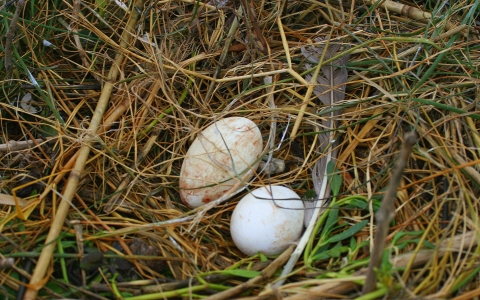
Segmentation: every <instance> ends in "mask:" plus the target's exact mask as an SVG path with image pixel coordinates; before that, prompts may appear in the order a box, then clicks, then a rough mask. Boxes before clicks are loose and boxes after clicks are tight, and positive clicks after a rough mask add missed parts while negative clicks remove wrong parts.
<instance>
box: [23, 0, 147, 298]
mask: <svg viewBox="0 0 480 300" xmlns="http://www.w3.org/2000/svg"><path fill="white" fill-rule="evenodd" d="M134 5H136V6H138V7H142V5H143V1H142V0H137V1H135V3H134ZM139 16H140V14H139V13H138V11H137V10H136V9H133V8H132V14H131V16H130V19H129V20H128V23H127V25H126V26H125V30H124V32H123V34H122V42H121V43H120V48H121V49H123V48H126V47H127V46H128V43H129V41H130V39H131V37H132V33H133V32H134V26H135V24H136V23H137V20H138V18H139ZM124 59H125V57H124V55H123V54H122V53H121V52H119V53H117V55H116V57H115V61H114V63H113V66H112V68H111V69H110V72H109V74H108V77H107V81H106V83H105V86H104V88H103V90H102V94H101V96H100V99H99V100H98V104H97V108H96V109H95V113H94V114H93V117H92V121H91V123H90V126H89V128H88V131H87V133H89V135H90V136H91V137H90V139H89V140H87V141H86V142H85V143H84V144H83V145H82V147H81V148H80V150H79V151H78V153H79V154H78V158H77V160H76V162H75V166H74V168H73V170H72V171H71V173H70V176H69V178H68V181H67V184H66V186H65V192H64V195H63V198H62V201H61V202H60V205H59V207H58V210H57V214H56V215H55V217H54V219H53V222H52V225H51V228H50V231H49V233H48V236H47V239H46V241H45V247H44V248H43V249H42V252H41V253H40V257H39V258H38V263H37V266H36V267H35V270H34V272H33V275H32V278H31V280H30V284H29V288H28V290H27V292H26V293H25V296H24V300H34V299H35V298H36V297H37V293H38V290H39V289H40V288H41V287H42V286H43V285H44V284H45V283H46V281H47V280H46V279H45V278H44V276H45V274H46V272H47V269H48V267H49V265H50V262H51V259H52V254H53V251H54V250H55V244H56V243H55V241H56V239H57V237H58V235H59V234H60V232H61V230H62V226H63V223H64V221H65V219H66V217H67V213H68V210H69V208H70V204H71V201H72V199H73V197H74V195H75V192H76V190H77V186H78V183H79V180H80V176H81V173H82V171H83V169H84V168H85V163H86V161H87V158H88V155H89V153H90V148H91V147H92V145H93V141H94V140H95V139H94V137H93V135H95V133H96V132H97V130H98V128H99V126H100V124H101V122H102V118H103V115H104V113H105V109H106V107H107V105H108V101H109V99H110V95H111V93H112V90H113V84H114V82H115V81H116V79H117V77H118V74H119V73H120V69H119V67H120V66H121V65H122V64H123V61H124Z"/></svg>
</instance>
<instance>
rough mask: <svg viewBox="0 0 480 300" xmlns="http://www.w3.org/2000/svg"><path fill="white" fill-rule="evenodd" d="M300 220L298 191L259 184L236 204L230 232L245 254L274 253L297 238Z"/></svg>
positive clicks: (301, 208)
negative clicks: (259, 186)
mask: <svg viewBox="0 0 480 300" xmlns="http://www.w3.org/2000/svg"><path fill="white" fill-rule="evenodd" d="M272 198H273V199H274V200H272ZM296 199H298V200H296ZM303 219H304V205H303V201H302V200H300V197H299V196H298V195H297V193H295V192H294V191H292V190H291V189H289V188H286V187H284V186H279V185H277V186H268V187H261V188H258V189H256V190H254V191H252V192H251V193H249V194H247V195H246V196H245V197H243V198H242V200H240V202H239V203H238V204H237V206H236V207H235V209H234V211H233V214H232V217H231V221H230V233H231V235H232V239H233V242H234V243H235V245H236V246H237V248H238V249H239V250H240V251H242V252H243V253H244V254H246V255H255V254H257V253H258V252H262V253H263V254H265V255H276V254H279V253H282V252H283V251H284V250H285V249H287V248H288V246H289V245H291V244H292V243H294V242H295V241H296V240H298V239H299V238H300V235H301V234H302V231H303Z"/></svg>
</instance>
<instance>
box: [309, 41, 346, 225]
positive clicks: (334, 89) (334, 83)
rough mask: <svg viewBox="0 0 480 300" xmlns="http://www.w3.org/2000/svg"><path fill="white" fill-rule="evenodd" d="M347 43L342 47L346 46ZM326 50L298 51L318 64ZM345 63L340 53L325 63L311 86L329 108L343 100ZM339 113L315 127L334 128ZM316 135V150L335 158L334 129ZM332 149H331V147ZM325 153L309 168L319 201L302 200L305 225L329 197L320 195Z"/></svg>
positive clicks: (333, 48) (334, 50)
mask: <svg viewBox="0 0 480 300" xmlns="http://www.w3.org/2000/svg"><path fill="white" fill-rule="evenodd" d="M315 41H316V42H319V43H320V42H322V41H323V40H322V39H316V40H315ZM346 47H347V46H344V48H346ZM341 48H342V44H341V43H338V42H333V41H331V42H330V43H329V47H328V48H327V49H326V51H327V52H326V53H325V56H324V58H323V61H327V60H329V59H331V58H332V57H334V56H335V55H337V54H338V51H339V50H341ZM323 51H325V46H324V45H320V46H310V47H302V49H301V52H302V54H303V56H305V58H306V59H307V60H308V61H309V62H311V63H316V64H318V63H319V61H320V58H321V57H322V53H323ZM347 62H348V55H345V56H342V57H341V58H339V59H336V60H334V61H332V62H330V63H328V64H326V65H324V66H322V67H321V69H320V70H321V72H320V73H319V74H318V77H317V83H318V84H317V86H316V87H315V88H314V93H315V95H316V96H317V97H318V99H320V101H321V102H322V103H323V104H324V105H325V106H327V107H328V108H330V107H333V106H334V105H335V104H336V103H337V102H339V101H342V100H344V99H345V89H346V83H347V80H348V71H347V69H346V65H347ZM305 67H306V68H307V69H311V68H312V65H311V64H309V63H306V64H305ZM305 79H306V80H307V81H309V82H310V81H311V79H312V76H311V75H307V76H305ZM339 113H340V111H339V110H335V111H332V112H331V113H330V115H329V116H327V118H326V120H325V121H323V122H322V126H323V128H319V127H317V131H325V130H329V129H334V128H335V120H334V119H335V116H336V115H338V114H339ZM318 138H319V142H320V145H319V151H320V152H321V153H324V154H326V153H327V152H328V151H332V153H331V156H330V160H335V159H336V157H337V152H338V150H337V149H336V144H337V143H334V142H333V132H327V133H321V134H319V136H318ZM330 149H333V150H330ZM327 163H328V156H327V155H324V156H323V157H322V158H320V159H319V160H318V161H317V162H316V163H315V165H314V167H313V169H312V180H313V184H314V187H315V192H316V193H317V197H318V201H319V202H320V203H315V201H305V202H304V204H305V208H307V209H306V210H305V220H304V222H305V227H308V224H309V223H310V221H311V218H312V215H313V211H314V209H315V207H317V206H318V205H321V206H322V207H325V206H326V205H327V204H328V201H327V199H328V197H329V195H330V192H329V189H327V190H325V191H324V193H323V195H322V194H321V193H322V190H321V186H322V183H323V180H326V176H325V170H326V168H327Z"/></svg>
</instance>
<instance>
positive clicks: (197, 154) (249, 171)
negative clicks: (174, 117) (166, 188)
mask: <svg viewBox="0 0 480 300" xmlns="http://www.w3.org/2000/svg"><path fill="white" fill-rule="evenodd" d="M262 144H263V143H262V135H261V133H260V130H259V129H258V127H257V125H256V124H255V123H253V122H252V121H251V120H249V119H246V118H243V117H230V118H225V119H221V120H219V121H217V122H215V123H213V124H211V125H210V126H208V127H207V128H206V129H205V130H203V131H202V132H201V133H200V134H198V136H197V138H196V139H195V141H194V142H193V143H192V145H191V146H190V148H189V149H188V151H187V155H186V156H185V159H184V161H183V164H182V169H181V171H180V182H179V187H180V197H181V199H182V201H183V202H184V203H185V204H187V205H189V206H190V207H198V206H201V205H203V204H206V203H209V202H210V201H213V200H216V199H218V198H220V197H222V196H224V195H225V194H226V193H227V192H229V193H230V192H233V191H235V190H236V189H239V188H241V187H242V186H243V184H244V183H246V182H248V181H249V180H250V179H251V178H252V177H253V174H254V171H255V170H256V169H257V166H258V163H259V161H260V156H261V154H262V148H263V147H262V146H263V145H262ZM229 190H230V191H229Z"/></svg>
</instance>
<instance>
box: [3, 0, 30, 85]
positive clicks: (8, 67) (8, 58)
mask: <svg viewBox="0 0 480 300" xmlns="http://www.w3.org/2000/svg"><path fill="white" fill-rule="evenodd" d="M24 5H25V0H19V1H18V2H17V8H16V9H15V13H14V14H13V17H12V21H11V22H10V28H8V31H7V34H6V35H5V38H6V40H5V71H6V72H7V75H9V74H10V73H11V72H12V44H13V39H14V38H15V30H16V29H17V22H18V18H20V13H21V12H22V10H23V6H24Z"/></svg>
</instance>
